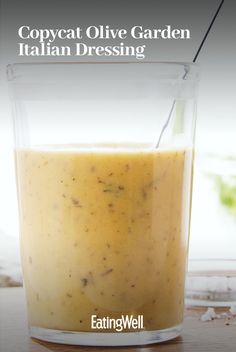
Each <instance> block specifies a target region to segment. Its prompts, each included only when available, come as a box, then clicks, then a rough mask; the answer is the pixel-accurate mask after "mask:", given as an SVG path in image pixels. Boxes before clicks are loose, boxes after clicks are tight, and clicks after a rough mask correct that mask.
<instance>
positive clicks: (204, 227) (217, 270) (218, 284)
mask: <svg viewBox="0 0 236 352" xmlns="http://www.w3.org/2000/svg"><path fill="white" fill-rule="evenodd" d="M232 150H233V148H232ZM194 183H195V184H194V192H193V212H192V224H191V227H192V228H191V246H190V252H189V264H188V277H187V281H186V298H187V300H186V303H187V304H189V305H197V306H211V307H214V306H215V307H218V306H220V307H230V306H235V305H236V251H235V248H236V236H235V233H236V156H235V153H233V152H232V151H231V152H229V151H217V150H216V151H215V152H214V153H207V152H204V153H201V154H200V153H199V154H198V155H197V156H196V158H195V173H194ZM199 220H200V221H199ZM203 244H204V245H203Z"/></svg>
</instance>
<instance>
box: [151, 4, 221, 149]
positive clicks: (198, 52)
mask: <svg viewBox="0 0 236 352" xmlns="http://www.w3.org/2000/svg"><path fill="white" fill-rule="evenodd" d="M224 1H225V0H222V1H221V2H220V4H219V6H218V8H217V10H216V13H215V15H214V17H213V18H212V20H211V23H210V25H209V27H208V29H207V31H206V33H205V35H204V37H203V39H202V41H201V44H200V45H199V47H198V50H197V52H196V54H195V56H194V58H193V62H196V60H197V58H198V55H199V54H200V51H201V49H202V47H203V45H204V43H205V41H206V39H207V36H208V34H209V32H210V30H211V27H212V26H213V24H214V22H215V20H216V17H217V16H218V13H219V12H220V9H221V7H222V5H223V3H224ZM186 75H187V71H185V73H184V75H183V78H182V79H185V77H186ZM175 103H176V100H174V101H173V103H172V106H171V109H170V112H169V115H168V118H167V119H166V122H165V124H164V125H163V127H162V130H161V133H160V136H159V139H158V142H157V145H156V148H158V147H159V145H160V143H161V138H162V136H163V133H164V132H165V130H166V128H167V126H168V125H169V122H170V119H171V115H172V112H173V110H174V107H175Z"/></svg>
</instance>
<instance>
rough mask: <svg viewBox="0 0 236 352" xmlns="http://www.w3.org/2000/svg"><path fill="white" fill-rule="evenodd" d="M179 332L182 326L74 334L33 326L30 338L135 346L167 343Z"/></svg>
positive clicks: (72, 343)
mask: <svg viewBox="0 0 236 352" xmlns="http://www.w3.org/2000/svg"><path fill="white" fill-rule="evenodd" d="M181 331H182V325H177V326H175V327H173V328H169V329H163V330H154V331H140V332H125V333H103V332H101V333H95V332H74V331H61V330H51V329H45V328H38V327H34V326H33V327H30V336H31V337H33V338H36V339H39V340H43V341H48V342H55V343H61V344H69V345H87V346H135V345H149V344H152V343H157V342H164V341H168V340H171V339H174V338H175V337H177V336H179V335H180V333H181Z"/></svg>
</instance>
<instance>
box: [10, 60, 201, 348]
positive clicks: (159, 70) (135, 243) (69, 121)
mask: <svg viewBox="0 0 236 352" xmlns="http://www.w3.org/2000/svg"><path fill="white" fill-rule="evenodd" d="M8 79H9V86H10V92H11V96H12V103H13V115H14V125H15V137H16V150H15V155H16V168H17V182H18V198H19V212H20V226H21V254H22V265H23V274H24V286H25V289H26V296H27V303H28V316H29V327H30V334H31V336H32V337H35V338H38V339H42V340H47V341H53V342H59V343H69V344H79V345H143V344H150V343H155V342H160V341H165V340H169V339H172V338H174V337H176V336H178V335H179V334H180V333H181V324H182V321H183V307H184V285H185V273H186V262H187V251H188V238H189V219H190V203H191V185H192V160H193V142H194V128H195V106H196V99H195V92H196V82H197V80H198V77H197V70H196V67H195V65H192V64H187V63H160V62H159V63H93V64H91V63H68V64H56V63H55V64H48V63H45V64H15V65H9V66H8ZM170 114H171V115H170ZM169 116H170V118H169ZM167 121H168V123H167ZM163 126H165V128H163ZM161 131H163V133H161ZM160 135H161V139H160ZM159 139H160V141H159ZM158 141H159V142H158Z"/></svg>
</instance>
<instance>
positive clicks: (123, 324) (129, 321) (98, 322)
mask: <svg viewBox="0 0 236 352" xmlns="http://www.w3.org/2000/svg"><path fill="white" fill-rule="evenodd" d="M91 329H94V330H106V329H114V330H116V331H117V332H121V331H123V330H125V329H135V330H136V329H137V330H141V329H144V325H143V315H138V316H137V317H134V316H133V315H130V316H129V315H121V317H120V318H117V319H115V318H110V317H103V318H99V317H98V316H97V315H92V316H91Z"/></svg>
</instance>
